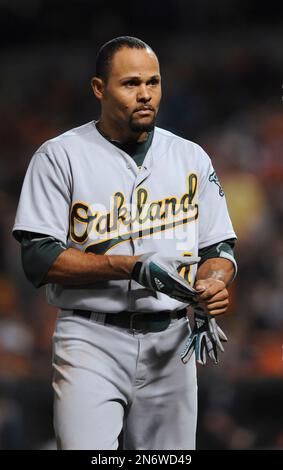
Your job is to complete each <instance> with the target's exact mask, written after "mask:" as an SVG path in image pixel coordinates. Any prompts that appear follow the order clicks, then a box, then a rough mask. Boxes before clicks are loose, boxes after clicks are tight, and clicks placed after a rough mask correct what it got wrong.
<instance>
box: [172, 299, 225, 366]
mask: <svg viewBox="0 0 283 470" xmlns="http://www.w3.org/2000/svg"><path fill="white" fill-rule="evenodd" d="M193 309H194V317H195V325H194V328H193V330H192V332H191V333H190V335H189V336H188V339H187V342H186V344H185V348H184V350H183V351H182V353H181V360H182V362H183V363H184V364H186V363H187V362H188V361H189V359H190V358H191V356H192V354H193V352H194V351H195V354H196V361H197V362H198V363H199V364H201V365H205V364H206V355H208V357H209V358H210V359H211V360H212V361H213V362H214V364H218V350H220V351H222V352H224V348H223V346H222V342H226V341H228V340H227V337H226V335H225V333H224V332H223V331H222V330H221V328H220V327H219V326H218V325H217V323H216V320H215V318H214V316H212V315H209V314H208V313H206V312H205V310H204V309H203V308H202V307H201V306H200V305H197V304H195V305H194V306H193Z"/></svg>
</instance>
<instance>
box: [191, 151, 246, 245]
mask: <svg viewBox="0 0 283 470" xmlns="http://www.w3.org/2000/svg"><path fill="white" fill-rule="evenodd" d="M201 165H202V168H201V171H200V183H199V184H200V186H199V249H201V248H204V247H206V246H209V245H212V244H214V243H217V242H220V241H223V240H227V239H229V238H235V239H236V238H237V236H236V234H235V232H234V229H233V225H232V222H231V219H230V216H229V213H228V208H227V204H226V199H225V195H224V191H223V189H222V187H221V184H220V181H219V179H218V177H217V174H216V172H215V170H214V168H213V165H212V162H211V159H210V158H209V156H208V155H207V154H206V153H205V152H204V151H203V150H202V155H201Z"/></svg>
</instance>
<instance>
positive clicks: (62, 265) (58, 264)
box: [45, 248, 140, 286]
mask: <svg viewBox="0 0 283 470" xmlns="http://www.w3.org/2000/svg"><path fill="white" fill-rule="evenodd" d="M139 257H140V256H119V255H109V256H108V255H94V254H93V253H83V252H81V251H79V250H76V249H74V248H68V249H67V250H65V251H64V252H62V253H61V254H60V255H59V256H58V258H57V259H56V260H55V261H54V263H53V264H52V266H51V268H50V269H49V271H48V273H47V275H46V278H45V283H57V284H64V285H73V286H80V285H90V284H93V283H95V282H96V281H108V280H113V279H130V276H131V271H132V269H133V266H134V264H135V263H136V261H137V260H138V258H139Z"/></svg>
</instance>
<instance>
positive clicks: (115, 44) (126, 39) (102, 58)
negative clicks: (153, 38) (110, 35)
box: [95, 36, 153, 82]
mask: <svg viewBox="0 0 283 470" xmlns="http://www.w3.org/2000/svg"><path fill="white" fill-rule="evenodd" d="M123 47H128V48H129V49H150V50H151V51H152V48H151V47H150V46H149V45H148V44H146V43H145V42H144V41H142V40H141V39H138V38H134V37H132V36H119V37H118V38H114V39H111V41H108V42H106V43H105V44H103V46H101V48H100V49H99V51H98V54H97V56H96V73H95V74H96V76H97V77H99V78H101V79H102V80H103V81H104V82H107V80H108V77H109V69H110V64H111V60H112V58H113V56H114V54H115V53H116V52H117V51H118V50H119V49H122V48H123ZM152 52H153V51H152Z"/></svg>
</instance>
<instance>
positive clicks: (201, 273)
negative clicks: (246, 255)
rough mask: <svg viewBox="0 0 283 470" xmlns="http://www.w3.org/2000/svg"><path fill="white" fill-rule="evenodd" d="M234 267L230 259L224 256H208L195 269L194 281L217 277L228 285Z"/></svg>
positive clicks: (232, 275)
mask: <svg viewBox="0 0 283 470" xmlns="http://www.w3.org/2000/svg"><path fill="white" fill-rule="evenodd" d="M234 272H235V268H234V265H233V263H232V262H231V261H229V260H228V259H225V258H210V259H208V260H206V261H204V263H202V264H201V266H200V267H199V268H198V270H197V274H196V281H199V280H203V279H209V278H210V279H217V280H220V281H223V282H224V284H225V286H227V285H229V283H230V282H231V280H232V279H233V277H234Z"/></svg>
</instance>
